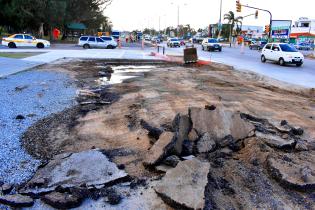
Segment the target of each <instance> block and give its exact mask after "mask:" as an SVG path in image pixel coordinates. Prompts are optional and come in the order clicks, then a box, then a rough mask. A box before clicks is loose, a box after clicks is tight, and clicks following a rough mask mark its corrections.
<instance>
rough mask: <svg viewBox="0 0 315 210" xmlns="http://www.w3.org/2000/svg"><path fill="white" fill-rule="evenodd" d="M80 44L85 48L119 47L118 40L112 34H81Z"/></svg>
mask: <svg viewBox="0 0 315 210" xmlns="http://www.w3.org/2000/svg"><path fill="white" fill-rule="evenodd" d="M78 45H79V46H81V47H83V48H84V49H89V48H105V49H115V48H116V47H117V42H116V41H115V39H114V38H113V37H111V36H102V37H96V36H81V37H80V39H79V43H78Z"/></svg>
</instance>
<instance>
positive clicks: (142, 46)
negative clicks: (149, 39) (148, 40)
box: [141, 39, 144, 50]
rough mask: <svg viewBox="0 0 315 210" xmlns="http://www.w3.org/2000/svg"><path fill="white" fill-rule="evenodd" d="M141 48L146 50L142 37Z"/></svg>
mask: <svg viewBox="0 0 315 210" xmlns="http://www.w3.org/2000/svg"><path fill="white" fill-rule="evenodd" d="M141 48H142V49H143V50H144V39H142V45H141Z"/></svg>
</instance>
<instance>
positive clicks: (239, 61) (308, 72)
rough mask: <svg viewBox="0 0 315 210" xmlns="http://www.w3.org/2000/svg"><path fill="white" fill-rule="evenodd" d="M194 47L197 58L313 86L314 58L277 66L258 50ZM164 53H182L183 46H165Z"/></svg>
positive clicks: (314, 75) (314, 85)
mask: <svg viewBox="0 0 315 210" xmlns="http://www.w3.org/2000/svg"><path fill="white" fill-rule="evenodd" d="M196 47H197V49H198V57H199V59H202V60H211V61H214V62H219V63H223V64H227V65H231V66H234V67H235V68H236V69H238V70H249V71H253V72H256V73H259V74H262V75H265V76H268V77H271V78H273V79H277V80H280V81H283V82H287V83H291V84H295V85H300V86H304V87H310V88H314V87H315V60H312V59H305V61H304V65H303V66H302V67H296V66H295V65H287V66H279V65H278V64H276V63H273V62H267V63H262V62H261V61H260V53H259V51H256V50H250V49H248V48H246V47H245V50H244V53H243V54H242V53H241V50H240V48H239V47H238V48H229V47H224V48H223V50H222V52H208V51H202V50H201V46H200V45H196ZM166 54H183V47H181V48H168V47H167V48H166Z"/></svg>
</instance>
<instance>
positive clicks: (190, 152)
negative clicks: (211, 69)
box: [144, 106, 315, 209]
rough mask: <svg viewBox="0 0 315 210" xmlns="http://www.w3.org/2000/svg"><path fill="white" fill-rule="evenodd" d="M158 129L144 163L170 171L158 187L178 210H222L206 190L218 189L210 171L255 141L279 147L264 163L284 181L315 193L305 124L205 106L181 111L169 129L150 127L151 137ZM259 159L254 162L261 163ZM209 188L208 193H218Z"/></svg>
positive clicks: (313, 160) (314, 166)
mask: <svg viewBox="0 0 315 210" xmlns="http://www.w3.org/2000/svg"><path fill="white" fill-rule="evenodd" d="M146 128H150V126H146ZM159 133H160V136H159V137H158V140H157V141H156V142H155V143H154V145H153V146H152V147H151V148H150V150H149V151H148V155H147V158H146V160H145V162H144V165H145V166H146V167H148V168H151V169H155V170H158V171H164V172H166V175H165V176H164V177H163V178H162V180H161V181H160V182H158V183H157V185H156V186H155V191H156V192H157V194H158V195H159V196H160V197H161V198H162V199H163V200H164V201H165V202H166V203H168V204H169V205H171V206H173V207H175V208H184V209H204V208H205V209H213V208H214V207H216V208H220V206H218V205H215V202H213V201H207V199H208V200H209V198H207V197H206V196H207V195H208V196H209V192H206V191H205V190H206V189H207V188H209V187H210V188H211V187H212V188H218V186H217V184H216V183H215V184H213V183H211V179H213V177H211V171H213V170H216V168H217V167H220V165H221V166H222V164H224V161H225V159H227V158H231V157H232V156H233V154H237V153H238V152H239V151H241V150H242V149H243V148H244V147H245V146H246V144H247V142H249V141H250V140H253V139H255V141H256V144H257V145H258V144H261V145H264V146H265V147H266V148H270V149H271V150H270V151H272V150H274V151H275V152H270V153H268V154H269V155H268V156H267V157H266V160H265V163H266V166H265V167H266V170H267V171H268V172H269V175H270V176H271V177H273V178H274V179H275V180H276V181H278V182H279V184H280V185H282V186H283V187H284V188H290V189H294V190H298V191H304V192H307V191H315V158H314V157H315V156H314V153H312V152H310V151H313V150H315V144H314V143H311V142H310V141H307V140H304V139H303V138H302V135H303V133H304V131H303V129H302V128H296V127H294V126H291V125H289V123H288V122H286V121H282V122H281V123H280V124H279V125H276V126H275V125H273V124H271V123H270V122H269V121H268V120H266V119H260V118H257V117H254V116H251V115H249V114H244V113H239V112H232V111H229V110H225V109H223V108H216V107H215V106H206V107H205V108H190V109H189V114H188V115H181V114H178V115H177V116H176V117H175V119H174V121H173V125H172V128H171V129H170V131H164V132H163V131H162V129H160V132H159V129H158V128H154V129H153V128H150V129H149V134H151V135H152V134H155V135H157V134H159ZM153 136H154V135H153ZM303 151H304V152H305V151H308V152H309V153H303ZM235 159H237V158H236V157H235ZM255 161H256V162H257V159H256V160H254V163H253V164H256V165H257V164H258V163H255ZM223 181H224V182H226V181H225V180H223ZM224 182H223V183H224ZM224 185H228V186H225V188H227V189H228V191H230V192H231V194H234V193H235V191H234V189H232V188H231V187H230V186H229V184H227V182H226V183H225V184H224ZM219 188H220V187H219ZM223 188H224V187H223ZM208 190H210V194H211V192H213V191H214V189H208ZM284 191H285V189H284ZM211 202H212V203H211Z"/></svg>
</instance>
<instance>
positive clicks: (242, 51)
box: [241, 42, 245, 54]
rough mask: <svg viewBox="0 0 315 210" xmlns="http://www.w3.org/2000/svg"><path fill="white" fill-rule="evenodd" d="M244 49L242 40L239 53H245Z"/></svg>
mask: <svg viewBox="0 0 315 210" xmlns="http://www.w3.org/2000/svg"><path fill="white" fill-rule="evenodd" d="M244 50H245V46H244V42H242V45H241V54H244V53H245V52H244Z"/></svg>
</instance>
